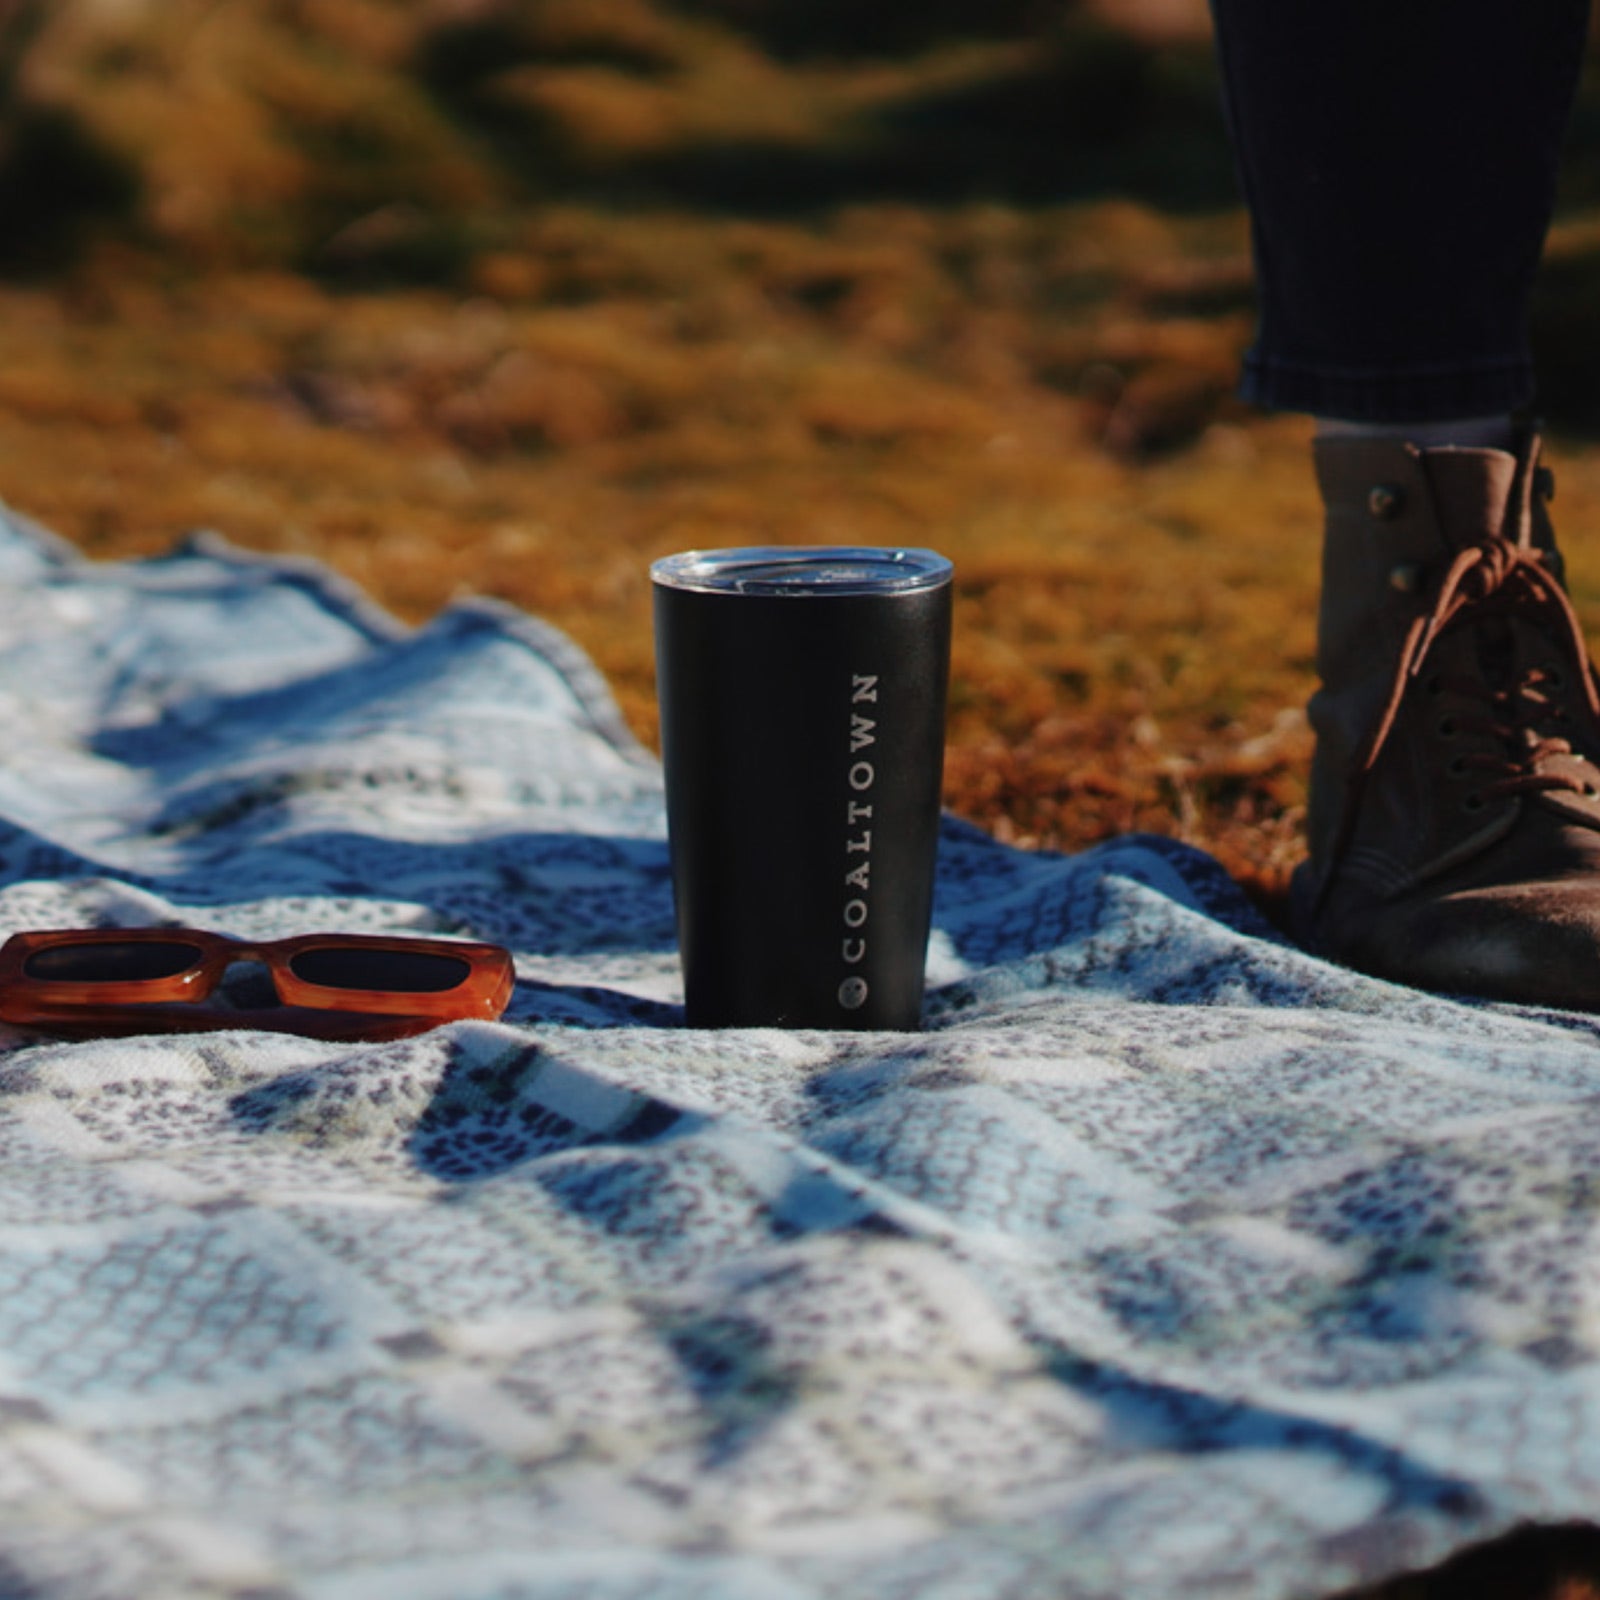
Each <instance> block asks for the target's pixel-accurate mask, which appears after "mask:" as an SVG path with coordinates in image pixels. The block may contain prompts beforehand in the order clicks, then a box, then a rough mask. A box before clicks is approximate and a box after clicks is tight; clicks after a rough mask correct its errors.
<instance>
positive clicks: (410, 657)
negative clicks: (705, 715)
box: [0, 519, 1600, 1600]
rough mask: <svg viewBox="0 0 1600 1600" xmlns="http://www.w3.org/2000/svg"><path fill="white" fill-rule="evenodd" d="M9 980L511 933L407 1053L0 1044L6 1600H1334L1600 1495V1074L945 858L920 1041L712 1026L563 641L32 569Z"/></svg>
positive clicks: (1484, 1021) (12, 633)
mask: <svg viewBox="0 0 1600 1600" xmlns="http://www.w3.org/2000/svg"><path fill="white" fill-rule="evenodd" d="M0 727H3V729H4V733H5V738H4V746H3V759H0V934H4V933H9V932H11V931H14V930H16V929H22V928H33V927H54V926H67V925H87V924H119V925H136V924H151V923H160V922H182V923H190V924H197V925H200V926H205V927H212V928H218V929H222V930H225V931H228V932H232V933H236V934H239V935H248V936H258V935H272V934H289V933H294V932H301V931H308V930H313V929H329V928H344V929H367V930H379V929H385V930H387V929H397V930H417V931H424V932H427V931H434V930H445V931H449V932H453V933H454V932H459V933H468V934H472V935H475V936H477V937H480V938H486V939H492V940H497V941H499V942H502V943H504V944H507V945H509V946H510V947H511V948H512V949H513V950H514V951H515V953H516V958H517V971H518V980H519V981H518V985H517V990H516V995H515V998H514V999H513V1001H512V1004H511V1008H510V1011H509V1012H508V1014H507V1017H506V1019H505V1020H504V1022H502V1023H497V1024H484V1023H469V1024H456V1025H451V1026H448V1027H444V1028H441V1029H438V1030H436V1031H434V1032H432V1033H429V1034H425V1035H422V1036H420V1037H418V1038H416V1039H412V1040H408V1041H404V1042H402V1043H398V1044H377V1045H354V1046H352V1045H341V1044H327V1043H315V1042H311V1041H306V1040H299V1039H292V1038H285V1037H279V1036H272V1035H266V1034H261V1033H251V1032H246V1031H240V1032H227V1033H218V1034H212V1035H201V1036H198V1037H193V1038H182V1037H149V1038H136V1039H126V1040H119V1041H108V1042H93V1043H81V1044H64V1043H55V1042H40V1041H39V1040H38V1039H37V1038H32V1037H29V1036H26V1035H23V1034H21V1033H10V1032H5V1031H4V1030H0V1594H3V1595H5V1596H12V1595H15V1596H24V1595H25V1596H29V1597H39V1600H44V1597H48V1600H68V1597H70V1600H89V1597H95V1600H130V1597H157V1600H186V1597H201V1596H207V1597H218V1596H234V1597H242V1596H251V1597H255V1600H267V1597H282V1600H286V1597H290V1596H294V1597H304V1600H517V1597H530V1600H532V1597H537V1600H557V1597H559V1600H579V1597H583V1600H896V1597H904V1600H1001V1597H1007V1596H1015V1597H1018V1600H1023V1597H1026V1600H1037V1597H1039V1596H1043V1595H1049V1596H1052V1597H1060V1600H1112V1597H1116V1600H1127V1597H1137V1600H1160V1597H1164V1596H1174V1597H1176V1596H1180V1595H1181V1596H1183V1597H1185V1600H1201V1597H1216V1600H1220V1597H1224V1596H1226V1597H1230V1600H1232V1597H1244V1596H1250V1597H1256V1600H1286V1597H1289V1596H1318V1595H1324V1594H1328V1593H1331V1592H1332V1591H1334V1590H1337V1589H1339V1588H1341V1587H1343V1586H1345V1585H1349V1584H1354V1583H1356V1582H1358V1581H1362V1580H1370V1579H1376V1578H1380V1577H1383V1576H1386V1575H1389V1574H1391V1573H1393V1572H1396V1571H1398V1570H1402V1569H1405V1568H1408V1567H1412V1566H1416V1565H1420V1564H1424V1563H1427V1562H1431V1561H1433V1560H1435V1559H1438V1558H1440V1557H1442V1556H1444V1555H1445V1554H1447V1553H1449V1552H1450V1551H1451V1550H1453V1549H1456V1548H1458V1547H1460V1546H1462V1545H1464V1544H1466V1543H1469V1542H1472V1541H1475V1540H1477V1539H1481V1538H1484V1537H1487V1536H1489V1535H1492V1534H1494V1533H1497V1532H1499V1531H1501V1530H1503V1529H1505V1528H1507V1527H1508V1526H1510V1525H1511V1524H1513V1523H1514V1522H1516V1521H1517V1520H1519V1519H1523V1518H1537V1519H1547V1518H1549V1519H1554V1518H1566V1517H1574V1516H1582V1515H1585V1514H1587V1513H1589V1512H1592V1511H1594V1510H1595V1509H1596V1508H1597V1507H1600V1362H1597V1354H1600V1115H1596V1113H1597V1111H1600V1037H1597V1028H1596V1025H1595V1023H1593V1022H1591V1021H1589V1020H1586V1019H1583V1018H1578V1017H1573V1016H1566V1015H1558V1014H1542V1013H1535V1012H1528V1011H1521V1012H1519V1011H1515V1010H1512V1009H1509V1008H1505V1007H1487V1006H1469V1005H1464V1004H1456V1003H1453V1002H1450V1001H1446V1000H1441V999H1430V998H1425V997H1421V996H1418V995H1416V994H1412V993H1408V992H1406V991H1404V990H1401V989H1397V988H1393V987H1390V986H1387V985H1384V984H1381V983H1376V982H1372V981H1368V980H1366V979H1362V978H1358V977H1354V976H1351V975H1349V974H1346V973H1343V972H1341V971H1339V970H1337V969H1335V968H1332V967H1329V966H1326V965H1324V964H1322V963H1319V962H1317V961H1313V960H1311V959H1309V958H1307V957H1305V956H1303V955H1301V954H1299V953H1298V952H1297V951H1295V950H1293V949H1291V948H1289V947H1287V946H1286V945H1284V944H1283V943H1282V942H1280V941H1278V940H1276V939H1274V938H1273V937H1272V936H1271V934H1270V933H1269V932H1268V931H1267V930H1266V929H1265V928H1264V927H1263V926H1261V925H1260V924H1258V923H1257V922H1256V920H1255V919H1254V918H1253V916H1252V914H1251V912H1250V911H1249V909H1248V907H1247V906H1246V904H1245V903H1244V902H1243V901H1242V900H1241V898H1240V897H1239V896H1238V894H1237V893H1236V892H1235V890H1234V889H1233V887H1232V885H1231V884H1230V883H1229V882H1228V881H1227V880H1226V879H1225V878H1224V877H1223V876H1222V874H1221V873H1220V872H1219V871H1218V869H1217V868H1216V866H1215V865H1214V864H1213V863H1211V862H1210V861H1209V860H1208V859H1207V858H1205V857H1203V856H1201V855H1199V854H1198V853H1196V852H1193V851H1190V850H1187V849H1184V848H1182V847H1180V846H1177V845H1174V844H1171V843H1168V842H1164V841H1161V840H1156V839H1150V838H1132V839H1128V840H1124V841H1121V842H1118V843H1116V844H1113V845H1110V846H1107V847H1104V848H1102V849H1099V850H1095V851H1092V852H1090V853H1088V854H1085V855H1083V856H1079V857H1076V858H1062V857H1059V856H1044V855H1031V854H1026V853H1022V852H1018V851H1015V850H1009V849H1006V848H1003V847H1001V846H999V845H997V844H995V843H993V842H992V841H990V840H988V839H987V838H985V837H983V836H981V835H980V834H978V833H977V832H975V831H973V830H971V829H968V828H966V827H964V826H960V825H957V824H954V823H952V824H950V825H949V826H948V827H947V829H946V832H945V835H944V838H943V841H942V847H941V849H942V854H941V876H940V886H939V900H938V907H937V911H936V931H935V938H934V945H933V949H932V953H931V958H930V959H931V969H930V970H931V983H932V989H931V1002H930V1023H931V1025H930V1027H929V1029H928V1031H927V1032H926V1033H924V1034H922V1035H912V1036H903V1035H901V1036H890V1035H872V1034H857V1035H842V1034H827V1033H816V1032H812V1033H780V1032H768V1031H759V1032H756V1031H752V1032H728V1033H721V1034H704V1033H699V1034H697V1033H691V1032H688V1031H686V1030H683V1029H681V1028H680V1026H679V1022H680V1011H679V1007H678V996H679V992H680V991H679V979H678V972H677V965H676V958H675V954H674V949H673V940H672V923H671V899H670V891H669V884H668V876H667V859H666V847H665V844H664V840H663V821H662V805H661V795H660V786H659V779H658V774H657V770H656V767H655V765H654V763H653V761H652V760H651V758H650V757H649V756H648V755H647V754H646V753H645V752H643V751H642V750H641V749H639V748H638V747H637V746H636V745H635V744H634V743H633V742H632V741H631V740H630V738H629V737H628V735H627V734H626V732H625V731H624V730H623V728H622V726H621V724H620V722H619V720H618V717H617V714H616V712H615V710H614V708H613V706H612V703H611V701H610V698H609V696H608V694H607V693H606V690H605V688H604V686H603V684H602V683H601V682H600V681H599V680H598V679H597V677H596V675H595V672H594V670H593V668H592V667H591V666H590V665H589V664H588V663H587V661H586V660H584V659H583V657H582V656H581V655H580V654H579V653H578V652H577V650H576V649H575V648H574V647H573V646H572V645H571V644H570V643H569V642H568V641H566V640H565V639H564V638H562V637H561V636H559V635H557V634H555V633H553V632H552V631H551V630H549V629H547V628H545V627H543V626H542V625H540V624H538V623H535V622H533V621H531V620H529V619H528V618H526V617H523V616H520V615H517V614H514V613H512V612H510V611H509V610H507V609H504V608H500V607H494V606H488V605H479V604H468V605H463V606H459V607H456V608H453V609H451V610H450V611H447V612H446V613H445V614H444V615H442V616H441V617H440V618H439V619H438V620H437V621H435V622H434V623H432V624H431V625H429V626H428V627H426V628H424V629H422V630H420V631H418V632H414V633H410V632H405V631H403V630H401V629H399V628H398V627H396V626H395V625H393V624H391V623H389V622H388V621H386V620H385V619H384V618H382V617H381V616H378V615H377V614H375V613H374V612H373V610H372V609H371V608H370V607H369V606H368V605H366V604H365V603H364V602H363V601H362V600H361V599H360V597H359V596H356V595H353V594H351V593H348V592H346V591H344V590H343V589H342V587H341V586H340V585H339V584H338V583H336V582H335V581H333V580H332V579H330V578H329V576H328V575H327V574H325V573H324V572H322V571H320V570H319V569H316V568H312V567H309V566H305V565H296V564H286V563H280V562H266V561H262V560H260V559H257V558H252V557H248V556H245V555H242V554H240V553H238V552H236V551H232V550H229V549H228V548H226V547H225V546H222V545H220V544H218V543H215V542H207V541H199V542H197V543H194V544H191V545H189V546H187V547H185V548H184V549H182V550H180V551H178V552H176V553H175V554H174V555H172V556H171V557H169V558H166V559H163V560H159V561H153V562H149V563H142V564H136V565H130V566H102V565H93V564H88V563H86V562H83V561H81V560H80V559H79V558H77V557H76V556H75V555H74V554H72V553H71V552H69V551H67V550H65V549H64V548H62V547H60V546H59V545H57V544H56V543H55V542H54V541H52V540H50V539H48V538H47V537H45V536H43V535H41V534H39V533H38V532H37V530H34V529H31V528H29V527H27V526H26V525H24V524H23V523H22V522H20V521H19V520H16V519H11V520H9V521H7V522H5V523H4V525H3V526H0Z"/></svg>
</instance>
